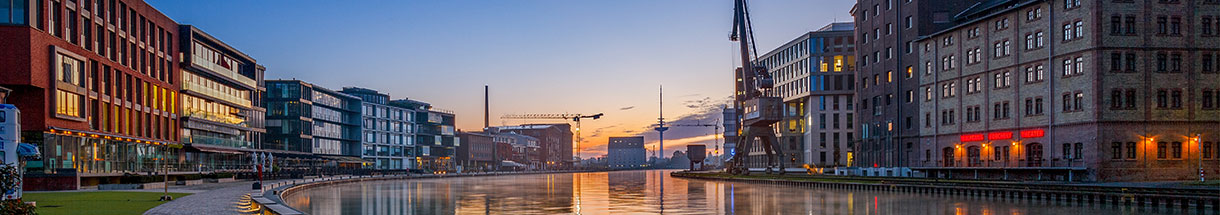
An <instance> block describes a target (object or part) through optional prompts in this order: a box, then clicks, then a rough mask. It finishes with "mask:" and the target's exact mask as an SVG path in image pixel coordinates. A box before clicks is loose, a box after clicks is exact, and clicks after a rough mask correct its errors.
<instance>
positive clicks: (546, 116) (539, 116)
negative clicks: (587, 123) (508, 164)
mask: <svg viewBox="0 0 1220 215" xmlns="http://www.w3.org/2000/svg"><path fill="white" fill-rule="evenodd" d="M603 115H605V114H603V113H597V114H593V115H584V114H570V113H534V114H506V115H504V116H500V119H528V120H572V121H573V122H576V133H574V134H573V135H575V136H576V159H580V142H582V141H583V139H581V137H580V119H600V118H602V116H603Z"/></svg>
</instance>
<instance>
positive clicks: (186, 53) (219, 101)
mask: <svg viewBox="0 0 1220 215" xmlns="http://www.w3.org/2000/svg"><path fill="white" fill-rule="evenodd" d="M178 39H180V42H179V43H178V45H179V50H180V52H181V55H178V56H182V57H183V59H181V60H179V64H180V65H179V66H180V67H181V68H182V69H181V72H180V73H179V74H181V75H179V78H180V80H181V82H180V84H179V85H180V86H181V89H180V90H178V92H179V94H180V96H179V97H180V99H178V100H177V101H178V102H181V106H182V113H181V115H179V117H180V119H181V122H182V129H181V137H180V140H181V142H182V144H183V145H185V146H186V147H185V148H184V149H185V153H184V155H185V159H184V161H185V162H186V165H190V167H188V168H194V169H195V170H196V171H212V170H233V169H242V170H244V169H248V168H249V167H250V159H249V157H250V156H249V154H250V153H251V152H255V151H257V149H258V148H259V147H260V144H261V143H262V139H261V138H262V136H263V133H265V130H264V129H263V127H261V126H262V125H263V122H262V120H263V118H264V116H263V115H264V114H265V113H264V110H263V109H262V108H260V107H258V106H257V105H255V104H256V103H257V102H259V100H260V99H261V98H259V96H261V94H260V93H259V92H260V91H261V89H260V87H261V84H262V81H263V79H262V77H263V74H262V72H263V70H265V69H264V68H262V67H261V66H259V65H258V64H256V62H255V60H254V59H253V58H251V57H250V56H247V55H246V54H244V53H242V52H241V51H239V50H237V49H236V48H233V47H231V46H229V45H227V44H225V43H224V42H222V41H220V40H218V39H216V38H215V37H212V36H211V35H208V34H207V33H205V32H203V31H202V30H200V29H198V28H196V27H195V26H190V25H181V26H179V28H178Z"/></svg>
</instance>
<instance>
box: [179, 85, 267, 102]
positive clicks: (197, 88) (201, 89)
mask: <svg viewBox="0 0 1220 215" xmlns="http://www.w3.org/2000/svg"><path fill="white" fill-rule="evenodd" d="M182 89H183V90H187V91H192V92H197V93H200V94H203V95H207V96H208V97H212V98H216V99H220V100H224V101H226V102H228V103H231V104H233V105H237V106H239V107H241V108H247V109H248V108H250V103H251V102H250V99H248V98H242V97H239V96H233V95H229V94H225V93H222V92H220V91H219V90H216V89H212V88H208V87H206V86H201V85H199V84H195V83H192V82H187V81H184V82H182Z"/></svg>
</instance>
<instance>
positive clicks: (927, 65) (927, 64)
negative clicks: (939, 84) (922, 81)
mask: <svg viewBox="0 0 1220 215" xmlns="http://www.w3.org/2000/svg"><path fill="white" fill-rule="evenodd" d="M923 67H924V69H923V71H924V74H926V75H931V74H932V61H925V62H923Z"/></svg>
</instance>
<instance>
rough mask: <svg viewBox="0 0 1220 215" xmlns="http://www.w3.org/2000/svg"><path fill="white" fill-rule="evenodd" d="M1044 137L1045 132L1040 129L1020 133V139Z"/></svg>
mask: <svg viewBox="0 0 1220 215" xmlns="http://www.w3.org/2000/svg"><path fill="white" fill-rule="evenodd" d="M1045 135H1046V131H1043V130H1042V129H1040V128H1039V129H1029V130H1023V131H1021V138H1035V137H1042V136H1045Z"/></svg>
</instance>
